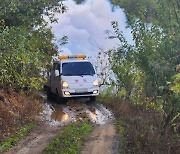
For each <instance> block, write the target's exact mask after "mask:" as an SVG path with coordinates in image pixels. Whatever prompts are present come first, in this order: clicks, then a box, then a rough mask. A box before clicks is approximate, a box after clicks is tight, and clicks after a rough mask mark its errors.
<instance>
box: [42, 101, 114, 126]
mask: <svg viewBox="0 0 180 154" xmlns="http://www.w3.org/2000/svg"><path fill="white" fill-rule="evenodd" d="M43 119H44V120H43V121H44V122H45V123H47V124H49V125H51V126H59V125H60V126H63V125H65V124H67V123H69V122H92V123H95V124H105V123H108V122H110V121H111V120H112V119H113V115H112V113H111V112H110V111H109V110H108V109H107V108H105V107H104V106H103V105H101V104H95V103H94V104H91V103H89V104H87V103H81V102H77V101H70V102H68V103H67V104H66V105H61V104H55V103H45V104H44V111H43Z"/></svg>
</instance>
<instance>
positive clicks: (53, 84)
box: [50, 63, 56, 93]
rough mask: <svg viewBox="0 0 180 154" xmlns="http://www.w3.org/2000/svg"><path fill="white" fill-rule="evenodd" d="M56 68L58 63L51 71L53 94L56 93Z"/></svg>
mask: <svg viewBox="0 0 180 154" xmlns="http://www.w3.org/2000/svg"><path fill="white" fill-rule="evenodd" d="M55 67H56V63H54V64H53V67H52V69H51V76H50V86H51V92H52V93H55V92H56V91H55V87H54V86H55V83H54V82H55Z"/></svg>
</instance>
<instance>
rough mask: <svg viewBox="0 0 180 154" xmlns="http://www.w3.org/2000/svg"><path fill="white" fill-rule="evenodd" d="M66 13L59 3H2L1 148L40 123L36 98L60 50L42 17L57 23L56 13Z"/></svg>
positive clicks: (54, 0)
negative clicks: (27, 126) (17, 135)
mask: <svg viewBox="0 0 180 154" xmlns="http://www.w3.org/2000/svg"><path fill="white" fill-rule="evenodd" d="M65 9H66V8H65V7H64V6H63V4H62V3H59V0H45V1H44V0H38V1H19V0H13V1H7V0H0V143H2V144H3V143H5V144H6V143H7V144H9V145H11V142H13V144H14V137H13V139H11V137H10V136H11V135H12V134H14V132H17V131H18V130H19V129H18V128H19V127H26V125H27V124H28V123H31V122H32V121H34V122H37V121H38V118H37V117H38V114H39V112H40V111H42V107H41V104H40V103H39V101H38V98H36V96H34V94H35V93H38V91H39V90H40V89H42V87H43V83H44V82H45V81H46V80H45V72H46V69H48V66H49V64H50V61H51V56H52V55H54V54H55V53H57V46H56V45H55V44H54V43H52V40H53V39H54V35H53V34H52V32H51V29H50V28H47V26H46V25H47V23H46V22H45V20H44V18H43V14H44V15H45V16H47V18H49V20H50V21H51V22H55V21H56V19H55V18H54V13H56V12H60V13H63V12H64V11H65ZM50 12H51V13H50ZM8 137H10V138H9V140H8V139H7V138H8ZM15 138H16V137H15ZM15 140H16V139H15Z"/></svg>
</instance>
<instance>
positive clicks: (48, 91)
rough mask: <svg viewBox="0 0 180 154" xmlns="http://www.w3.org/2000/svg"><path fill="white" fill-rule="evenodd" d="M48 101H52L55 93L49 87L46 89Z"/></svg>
mask: <svg viewBox="0 0 180 154" xmlns="http://www.w3.org/2000/svg"><path fill="white" fill-rule="evenodd" d="M46 94H47V99H52V97H53V93H52V92H51V89H50V88H49V87H47V89H46Z"/></svg>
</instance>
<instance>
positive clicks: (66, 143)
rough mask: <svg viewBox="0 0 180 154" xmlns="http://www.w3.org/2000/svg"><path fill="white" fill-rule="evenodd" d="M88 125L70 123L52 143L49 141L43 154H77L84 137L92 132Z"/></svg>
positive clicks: (90, 126)
mask: <svg viewBox="0 0 180 154" xmlns="http://www.w3.org/2000/svg"><path fill="white" fill-rule="evenodd" d="M92 129H93V127H92V125H91V124H89V123H72V124H69V125H67V126H65V127H64V128H63V129H62V130H60V131H59V132H58V134H57V136H56V137H55V139H54V140H53V141H51V142H50V143H49V144H48V145H47V147H46V149H45V150H44V152H43V153H44V154H51V153H54V154H55V153H58V154H77V153H79V151H80V148H81V145H82V143H83V141H84V139H85V137H86V136H87V135H88V134H90V133H91V132H92Z"/></svg>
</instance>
